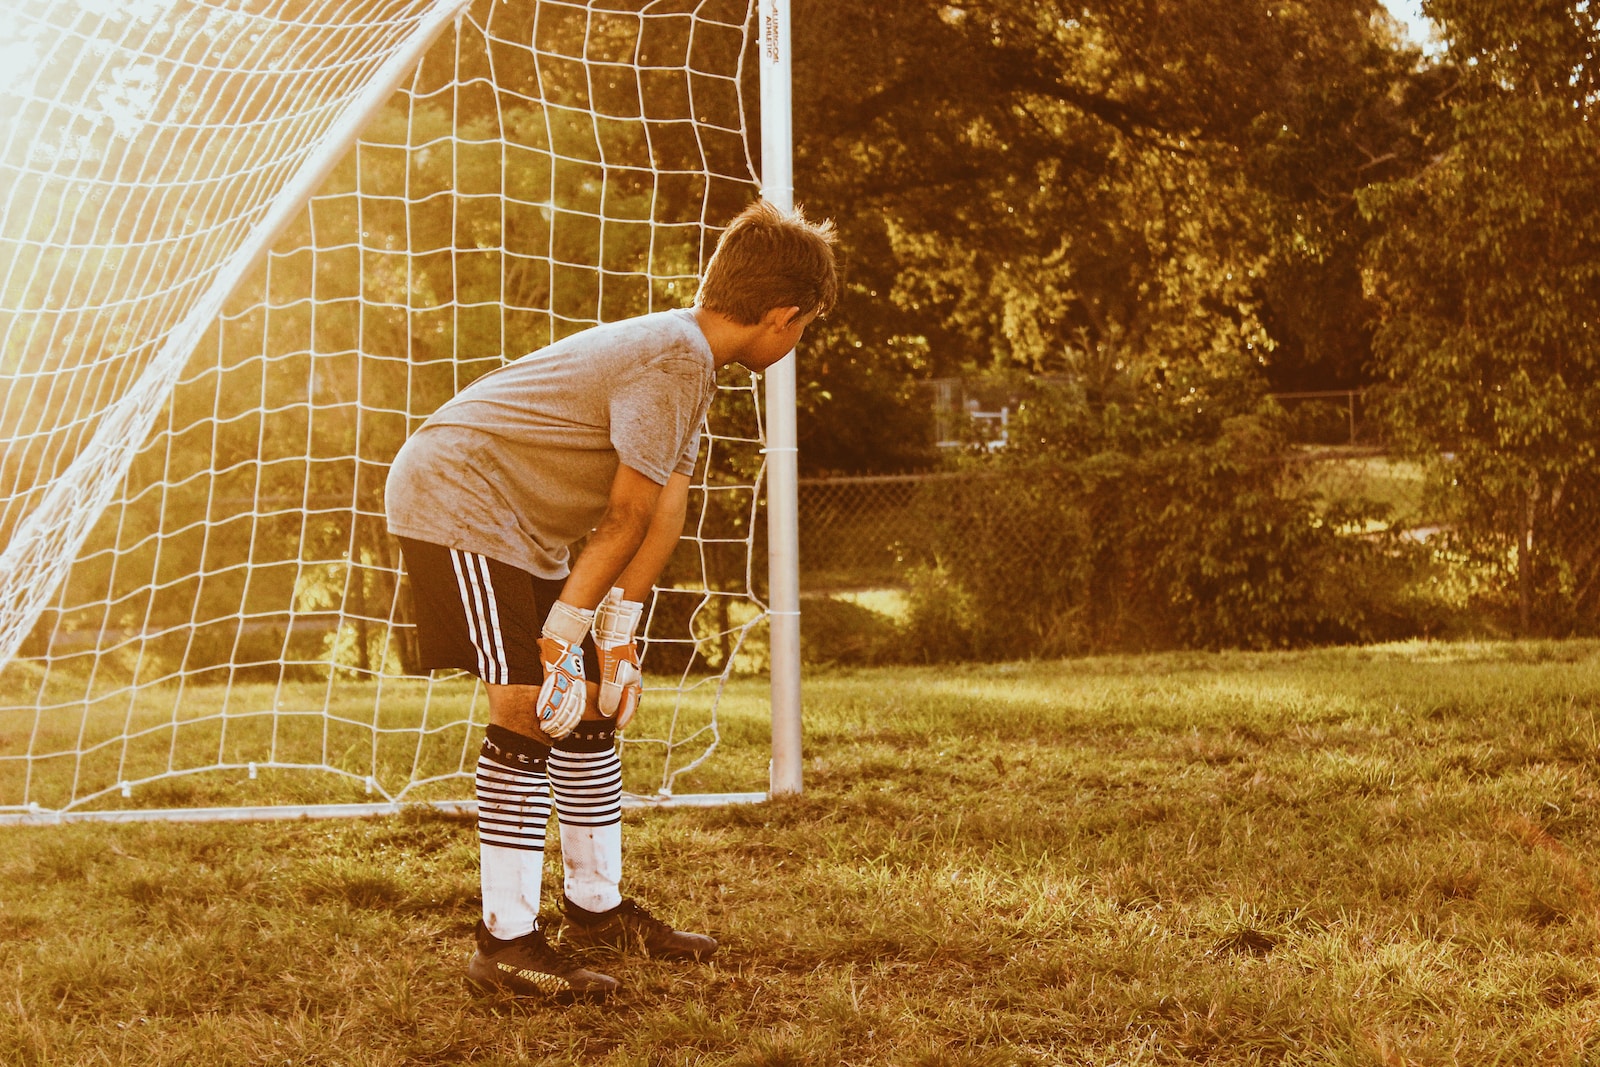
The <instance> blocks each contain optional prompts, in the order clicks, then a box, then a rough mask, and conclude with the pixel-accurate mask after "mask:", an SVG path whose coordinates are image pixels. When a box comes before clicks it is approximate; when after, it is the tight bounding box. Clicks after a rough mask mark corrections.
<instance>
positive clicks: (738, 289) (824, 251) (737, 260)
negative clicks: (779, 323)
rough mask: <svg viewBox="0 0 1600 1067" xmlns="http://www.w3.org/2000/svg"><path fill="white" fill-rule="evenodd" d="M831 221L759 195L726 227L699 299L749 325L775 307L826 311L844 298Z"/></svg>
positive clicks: (712, 258)
mask: <svg viewBox="0 0 1600 1067" xmlns="http://www.w3.org/2000/svg"><path fill="white" fill-rule="evenodd" d="M833 243H834V229H833V223H832V222H827V221H824V222H810V221H808V220H807V219H806V217H805V215H804V214H803V213H802V212H801V211H800V210H799V209H798V208H797V209H796V210H795V211H794V212H793V213H789V212H786V211H783V210H782V209H780V208H777V207H774V206H773V205H772V204H769V203H768V202H767V201H765V200H757V201H756V202H755V203H753V204H751V205H750V206H749V207H747V208H745V209H744V210H743V211H741V212H739V215H738V217H737V218H735V219H734V220H733V222H732V223H731V224H729V226H728V228H727V229H726V230H724V231H723V233H722V238H721V239H720V240H719V241H718V242H717V250H716V252H715V253H714V254H713V255H712V257H711V262H710V263H709V264H707V265H706V273H705V278H704V279H703V280H702V281H701V282H700V293H699V295H698V296H697V297H696V298H695V303H696V304H698V305H699V306H700V307H703V308H705V309H706V310H707V311H716V312H719V313H721V314H723V315H726V316H728V317H729V318H731V319H733V320H734V321H735V322H738V323H741V324H743V325H745V326H753V325H755V324H756V323H758V322H760V321H761V317H762V316H763V315H765V314H766V313H767V312H768V311H771V310H772V309H773V308H787V307H797V308H799V309H800V314H801V315H809V314H811V312H813V311H815V312H816V313H817V314H819V315H825V314H827V313H828V311H829V310H831V309H832V307H833V305H834V302H835V301H837V300H838V299H839V275H838V270H837V268H836V267H835V266H834V262H833Z"/></svg>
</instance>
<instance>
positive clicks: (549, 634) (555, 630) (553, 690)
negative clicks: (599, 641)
mask: <svg viewBox="0 0 1600 1067" xmlns="http://www.w3.org/2000/svg"><path fill="white" fill-rule="evenodd" d="M592 621H594V612H592V611H585V610H584V609H583V608H575V607H573V606H572V605H571V604H564V603H562V602H561V601H559V600H558V601H556V602H555V603H554V604H552V605H550V614H549V615H547V616H545V620H544V630H543V633H542V636H541V637H540V638H539V662H540V663H541V664H543V666H544V684H543V685H541V686H539V702H538V704H537V705H535V710H536V711H537V713H538V715H539V726H540V729H542V730H543V731H544V732H545V733H546V734H547V735H549V736H550V737H553V738H562V737H566V736H567V735H568V734H570V733H571V732H572V728H573V727H574V726H577V725H578V720H579V719H581V718H583V703H584V695H585V694H584V684H583V682H584V678H583V647H582V646H583V636H584V634H586V633H588V632H589V624H590V623H591V622H592Z"/></svg>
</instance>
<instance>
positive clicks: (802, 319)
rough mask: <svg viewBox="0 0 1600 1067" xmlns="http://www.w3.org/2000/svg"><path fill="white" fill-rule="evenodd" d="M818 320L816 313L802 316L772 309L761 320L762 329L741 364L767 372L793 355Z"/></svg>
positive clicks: (792, 311) (797, 309)
mask: <svg viewBox="0 0 1600 1067" xmlns="http://www.w3.org/2000/svg"><path fill="white" fill-rule="evenodd" d="M816 317H817V313H816V312H815V311H813V312H811V313H810V314H809V315H802V314H800V309H799V308H773V309H772V310H771V311H769V312H767V313H766V314H765V315H763V316H762V317H761V329H760V331H759V332H758V333H757V334H756V337H755V339H754V340H753V341H752V342H751V344H750V347H749V349H748V350H747V351H746V352H745V355H744V358H743V359H741V360H739V362H740V363H742V364H744V366H745V367H747V368H748V369H750V370H753V371H758V372H759V371H764V370H766V369H767V368H768V367H770V366H772V365H773V364H774V363H776V362H778V360H780V359H782V358H783V357H784V356H787V355H788V354H789V353H790V352H793V351H794V349H795V346H796V345H798V344H799V343H800V337H801V335H802V334H804V333H805V332H806V327H807V326H810V325H811V323H812V321H813V320H814V319H815V318H816Z"/></svg>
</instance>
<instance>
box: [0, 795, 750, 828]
mask: <svg viewBox="0 0 1600 1067" xmlns="http://www.w3.org/2000/svg"><path fill="white" fill-rule="evenodd" d="M767 799H768V797H767V794H766V793H683V794H678V795H672V794H666V795H662V796H633V795H626V796H624V797H623V798H622V806H623V807H624V808H629V809H640V808H719V807H724V806H726V805H730V804H762V803H765V802H766V801H767ZM407 811H427V812H435V813H438V814H441V815H476V814H477V812H478V802H477V801H476V800H433V801H427V802H425V803H408V802H399V803H393V802H391V803H384V802H379V803H375V804H264V805H261V806H259V807H253V808H131V809H126V810H120V811H25V812H3V813H0V827H5V826H62V825H65V824H67V823H135V822H277V821H283V820H286V819H365V818H374V817H379V816H388V815H400V814H402V813H404V812H407Z"/></svg>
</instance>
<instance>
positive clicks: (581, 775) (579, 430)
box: [385, 201, 838, 1000]
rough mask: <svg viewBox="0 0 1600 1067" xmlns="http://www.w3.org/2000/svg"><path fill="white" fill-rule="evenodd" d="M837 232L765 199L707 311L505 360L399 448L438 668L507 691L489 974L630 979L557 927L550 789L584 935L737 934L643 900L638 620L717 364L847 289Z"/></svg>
mask: <svg viewBox="0 0 1600 1067" xmlns="http://www.w3.org/2000/svg"><path fill="white" fill-rule="evenodd" d="M832 245H833V227H832V225H831V224H830V223H823V224H820V225H819V224H813V223H810V222H807V221H806V220H805V218H804V216H802V215H800V214H798V213H796V214H794V215H789V214H785V213H784V212H782V211H780V210H779V209H777V208H774V207H772V206H771V205H770V204H767V203H766V202H764V201H758V202H757V203H755V204H752V205H751V206H750V207H749V208H747V209H746V210H745V211H743V212H742V213H741V214H740V215H739V216H738V218H736V219H734V221H733V223H732V225H731V226H729V228H728V229H727V230H726V231H725V232H724V233H723V235H722V238H721V240H720V241H719V242H718V244H717V250H716V253H715V254H714V255H713V256H712V258H711V262H710V264H709V265H708V266H707V268H706V274H705V278H704V279H703V280H702V282H701V286H700V292H699V294H698V296H697V297H696V300H695V306H694V307H693V308H687V309H680V310H676V311H666V312H658V313H656V314H651V315H645V316H642V317H640V318H636V319H630V320H627V321H623V322H617V323H610V324H606V325H602V326H597V327H594V328H592V329H589V330H585V331H583V332H582V333H578V334H575V335H573V336H571V337H568V338H566V339H564V340H562V341H558V342H556V343H555V344H552V345H550V346H549V347H547V348H544V349H541V350H540V351H537V352H534V353H532V354H531V355H527V356H524V357H522V358H521V359H518V360H516V361H515V362H512V363H510V364H508V365H506V366H505V367H502V368H500V369H499V370H496V371H493V372H491V373H489V374H486V375H484V376H483V377H482V378H479V379H478V380H477V381H475V382H473V383H472V384H471V385H469V386H467V388H465V389H463V390H462V391H461V392H460V393H459V394H457V395H456V396H455V397H454V398H453V399H451V400H449V401H448V402H446V403H445V404H444V405H442V406H441V407H440V408H439V410H438V411H436V412H435V413H434V414H433V415H432V416H431V417H430V418H429V419H428V420H427V421H426V422H425V423H423V425H422V426H421V427H420V428H419V429H418V430H417V432H416V433H415V434H414V435H412V437H411V438H410V439H409V440H408V441H407V442H406V443H405V446H404V447H403V448H401V450H400V453H399V455H397V456H396V457H395V461H394V466H393V467H392V468H391V469H390V472H389V480H388V484H387V487H386V494H385V495H386V504H385V507H386V510H387V512H388V525H389V531H390V532H391V533H393V534H394V535H396V536H397V537H398V538H399V539H400V545H401V549H402V552H403V554H404V557H405V562H406V569H407V572H408V573H409V574H410V577H411V585H412V593H413V596H414V599H415V604H416V619H417V636H418V640H419V644H420V646H421V650H422V660H423V665H424V667H425V668H428V669H433V668H449V667H455V668H461V669H464V670H467V671H470V672H472V673H473V674H475V675H477V676H478V677H479V678H480V679H482V681H483V682H484V685H485V688H486V689H487V691H488V695H489V726H488V729H487V731H486V732H485V736H484V740H483V747H482V750H481V752H480V754H479V757H478V767H477V779H476V788H477V797H478V805H479V806H478V841H479V856H480V861H481V871H480V877H481V879H482V883H483V917H482V919H481V921H480V922H479V923H478V928H477V934H476V949H477V951H476V952H475V953H474V954H473V956H472V959H471V961H470V962H469V964H468V967H467V973H468V976H469V978H470V979H471V980H472V981H474V982H475V983H476V984H478V985H480V986H487V987H492V988H498V989H503V990H507V991H509V992H511V993H515V994H518V995H536V994H543V995H547V996H552V997H555V998H557V999H561V1000H573V999H584V1000H597V999H602V998H603V997H604V996H605V995H606V994H607V993H609V992H610V991H611V990H613V989H615V988H616V986H617V982H616V980H615V979H614V978H611V977H609V976H608V975H604V974H599V973H596V972H594V971H590V970H586V969H584V968H582V967H579V966H577V965H576V964H575V963H573V962H572V961H571V960H570V959H568V958H567V957H566V956H564V955H563V954H561V953H559V952H557V951H556V950H554V949H553V948H552V947H551V946H550V945H549V943H548V942H547V941H546V940H545V937H544V933H543V931H541V930H540V928H539V925H538V914H539V890H540V880H541V877H542V871H543V863H544V835H545V824H546V823H547V822H548V820H549V817H550V807H551V793H552V792H553V793H554V797H555V808H556V812H557V816H558V821H559V823H560V828H561V854H562V859H563V861H564V866H565V872H564V873H565V881H564V888H565V899H564V900H563V907H564V910H565V914H566V917H567V921H568V934H567V940H568V941H569V942H572V943H575V944H577V945H579V946H581V947H591V946H595V947H598V946H606V947H612V948H622V947H633V948H637V949H641V950H643V951H645V952H647V953H649V954H652V955H655V956H658V957H663V958H677V959H694V960H703V959H705V958H707V957H708V956H710V955H711V953H712V952H714V951H715V950H716V947H717V943H716V941H715V940H713V939H712V938H710V937H708V936H706V935H704V934H695V933H687V932H684V931H680V930H675V929H673V928H672V927H671V926H669V925H668V924H666V923H664V922H662V921H660V920H659V919H656V918H654V917H653V916H651V915H650V913H649V912H648V911H646V910H645V909H644V908H642V907H640V906H639V905H638V904H637V903H635V902H634V901H632V900H627V899H624V898H623V897H622V895H621V892H620V888H619V886H620V881H621V875H622V837H621V819H622V808H621V803H622V771H621V760H620V757H619V755H618V753H617V750H616V743H615V735H616V732H617V731H618V730H621V729H622V728H623V727H624V726H626V725H627V722H628V719H629V718H630V717H631V716H632V714H633V712H634V710H635V709H636V707H637V705H638V700H639V694H640V690H641V681H640V674H639V667H638V663H639V658H638V650H637V645H636V639H635V638H636V634H635V631H636V629H637V627H638V624H639V618H640V615H641V614H642V612H643V604H644V600H645V598H646V597H647V596H648V594H649V592H650V589H651V586H652V585H654V583H655V581H656V579H657V578H658V577H659V576H660V573H661V569H662V567H663V566H664V565H665V564H666V562H667V559H668V557H669V556H671V554H672V551H673V549H674V548H675V547H676V545H677V543H678V539H679V538H680V537H681V536H682V533H683V524H684V517H685V510H686V505H687V499H688V492H689V477H690V475H691V474H692V472H693V470H694V463H695V457H696V455H697V453H698V451H699V445H700V425H701V422H702V421H703V419H704V418H705V414H706V411H707V409H708V408H709V407H710V404H711V398H712V395H713V394H714V393H715V391H716V372H717V370H718V369H720V368H721V367H724V366H726V365H727V364H729V363H739V364H742V365H743V366H745V367H747V368H749V369H750V370H752V371H762V370H765V369H766V368H767V367H769V366H771V365H772V364H774V363H776V362H777V361H778V360H780V359H782V358H783V357H784V356H785V355H786V354H787V353H789V352H790V351H791V350H793V349H794V347H795V345H796V344H797V343H798V342H799V340H800V336H801V334H802V333H803V332H804V331H805V328H806V326H807V325H809V324H810V323H811V321H812V320H813V319H815V318H816V317H817V316H818V315H821V314H825V313H826V312H827V311H828V310H829V309H830V308H831V307H832V306H833V303H834V301H835V299H836V297H837V294H838V280H837V275H836V272H835V267H834V261H833V250H832ZM585 536H587V538H588V540H587V542H586V543H585V545H584V548H583V551H582V552H581V553H580V554H579V555H578V556H577V558H576V560H574V559H573V558H572V552H571V547H570V546H571V545H572V544H573V543H574V542H576V541H578V540H579V539H580V538H583V537H585Z"/></svg>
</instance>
